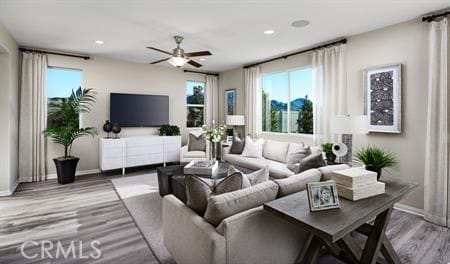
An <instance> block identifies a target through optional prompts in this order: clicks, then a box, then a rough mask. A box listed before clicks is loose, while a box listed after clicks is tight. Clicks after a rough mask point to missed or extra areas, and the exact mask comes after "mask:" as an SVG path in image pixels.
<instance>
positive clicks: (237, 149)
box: [230, 137, 245, 155]
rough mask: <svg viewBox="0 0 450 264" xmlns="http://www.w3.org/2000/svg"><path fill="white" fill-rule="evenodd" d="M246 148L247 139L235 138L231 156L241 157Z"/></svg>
mask: <svg viewBox="0 0 450 264" xmlns="http://www.w3.org/2000/svg"><path fill="white" fill-rule="evenodd" d="M244 147H245V138H238V137H233V142H232V143H231V147H230V154H238V155H241V154H242V151H244Z"/></svg>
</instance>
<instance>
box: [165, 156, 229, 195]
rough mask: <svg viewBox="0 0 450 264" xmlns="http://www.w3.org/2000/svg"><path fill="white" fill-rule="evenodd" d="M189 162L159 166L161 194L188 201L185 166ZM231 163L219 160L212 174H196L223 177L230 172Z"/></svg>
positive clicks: (213, 177)
mask: <svg viewBox="0 0 450 264" xmlns="http://www.w3.org/2000/svg"><path fill="white" fill-rule="evenodd" d="M186 164H187V163H182V164H179V165H172V166H166V167H160V168H157V169H156V171H157V173H158V186H159V195H160V196H161V197H162V196H164V195H167V194H174V195H175V196H176V197H177V198H178V199H180V200H181V201H183V202H186V185H185V183H184V178H185V176H186V175H185V174H184V172H183V168H184V166H185V165H186ZM229 167H230V164H229V163H227V162H222V161H220V162H219V166H218V168H217V170H216V171H215V172H214V173H213V174H211V175H195V176H198V177H201V178H206V179H222V178H225V177H226V176H227V174H228V168H229Z"/></svg>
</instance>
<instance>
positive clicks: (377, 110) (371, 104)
mask: <svg viewBox="0 0 450 264" xmlns="http://www.w3.org/2000/svg"><path fill="white" fill-rule="evenodd" d="M364 91H365V96H364V98H365V99H364V106H365V107H364V114H366V115H369V131H370V132H383V133H401V132H402V65H401V64H400V63H398V64H389V65H384V66H377V67H371V68H367V69H365V70H364Z"/></svg>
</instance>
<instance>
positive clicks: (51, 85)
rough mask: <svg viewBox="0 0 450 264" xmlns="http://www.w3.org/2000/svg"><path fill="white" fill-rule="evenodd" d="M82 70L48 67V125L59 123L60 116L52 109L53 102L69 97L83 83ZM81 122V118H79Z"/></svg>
mask: <svg viewBox="0 0 450 264" xmlns="http://www.w3.org/2000/svg"><path fill="white" fill-rule="evenodd" d="M82 73H83V72H82V71H81V70H75V69H67V68H55V67H49V68H48V69H47V104H48V113H47V126H49V127H50V126H54V125H56V124H57V123H58V118H59V117H58V116H57V115H55V113H54V112H53V111H52V107H51V106H52V103H54V102H57V101H58V100H63V99H65V98H68V97H69V96H70V95H71V94H72V90H76V89H78V87H80V86H81V84H82V75H83V74H82ZM78 123H79V120H78Z"/></svg>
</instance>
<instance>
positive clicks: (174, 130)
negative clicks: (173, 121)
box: [159, 124, 180, 136]
mask: <svg viewBox="0 0 450 264" xmlns="http://www.w3.org/2000/svg"><path fill="white" fill-rule="evenodd" d="M159 135H160V136H179V135H180V128H179V127H178V126H175V125H170V124H164V125H162V126H161V127H160V128H159Z"/></svg>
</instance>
